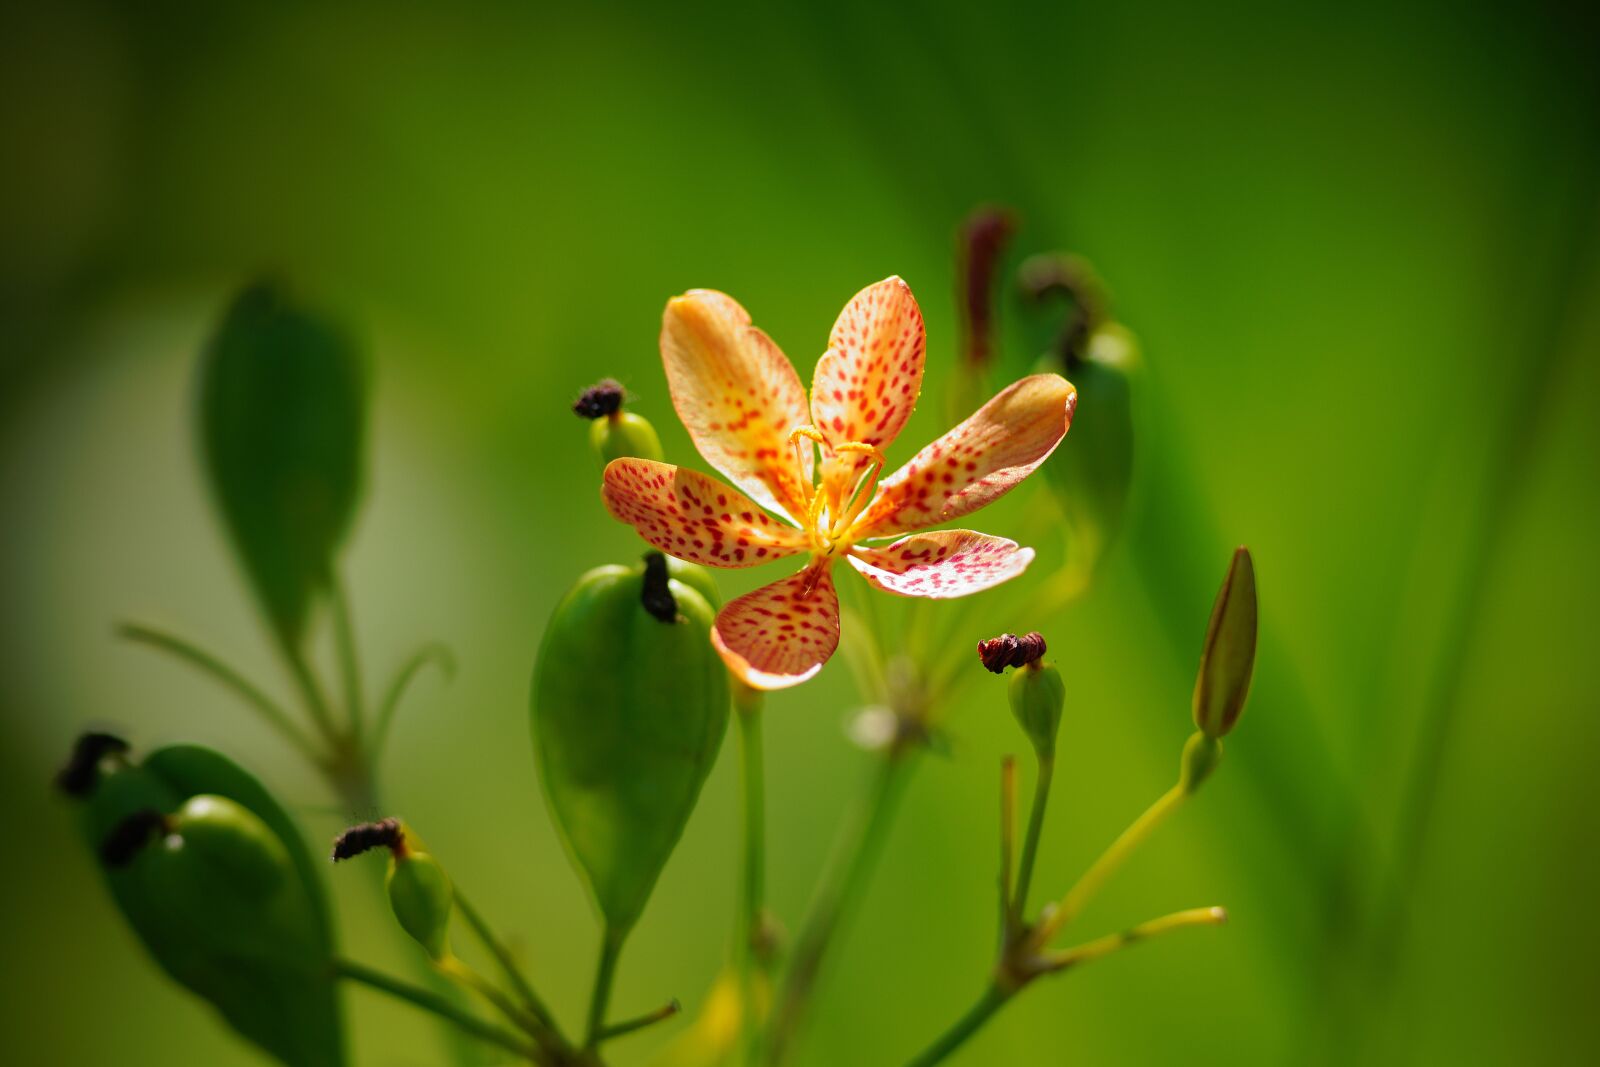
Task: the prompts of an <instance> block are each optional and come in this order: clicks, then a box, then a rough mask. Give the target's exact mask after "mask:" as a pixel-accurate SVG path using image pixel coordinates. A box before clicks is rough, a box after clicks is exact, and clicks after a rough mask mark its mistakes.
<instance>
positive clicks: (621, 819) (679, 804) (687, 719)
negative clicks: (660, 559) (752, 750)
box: [532, 564, 728, 936]
mask: <svg viewBox="0 0 1600 1067" xmlns="http://www.w3.org/2000/svg"><path fill="white" fill-rule="evenodd" d="M686 568H689V565H688V564H678V565H676V566H672V565H669V568H668V571H667V573H669V574H672V575H673V577H671V578H670V579H668V580H667V583H666V585H667V588H668V590H669V591H670V593H671V596H672V599H673V601H674V602H675V603H676V613H675V617H673V618H672V619H671V620H670V621H663V620H662V619H659V618H657V617H656V616H655V615H652V614H651V613H650V612H649V611H647V610H646V609H645V607H644V606H643V604H642V603H641V597H642V596H643V594H644V593H645V591H646V568H642V567H622V566H608V567H600V568H597V569H595V570H592V571H590V572H589V573H588V574H585V575H584V576H583V577H582V578H580V579H579V580H578V583H577V585H576V586H574V587H573V589H572V590H571V591H570V592H569V593H568V594H567V595H566V597H565V598H564V599H563V600H562V601H561V603H560V605H558V606H557V608H556V611H555V614H554V616H553V617H552V618H551V620H550V625H549V627H548V629H547V630H546V632H545V638H544V643H543V645H542V646H541V648H540V650H539V661H538V666H537V668H536V671H535V675H534V683H533V701H532V720H533V738H534V746H535V750H536V753H537V758H538V762H539V771H540V778H541V780H542V781H543V783H544V791H545V798H546V800H547V802H548V804H549V807H550V811H551V814H552V816H553V817H554V819H555V822H556V826H557V827H558V829H559V830H560V832H561V836H562V839H563V840H564V841H565V843H566V847H567V850H568V852H569V853H570V855H571V856H572V859H573V861H574V863H575V864H576V865H577V867H578V870H579V871H580V873H581V874H582V876H583V878H584V880H585V881H586V883H587V884H588V886H589V889H590V891H591V892H592V893H593V894H594V899H595V902H596V904H597V905H598V906H599V908H600V911H601V914H602V915H603V916H604V918H605V921H606V925H607V928H608V930H610V931H611V932H612V933H614V934H615V935H617V936H620V935H621V934H623V933H625V932H626V931H627V930H629V929H630V928H631V927H632V926H633V924H634V922H635V921H636V920H637V919H638V917H639V914H640V912H642V911H643V910H644V905H645V902H646V900H647V899H648V898H649V896H650V891H651V889H652V888H653V887H654V885H655V883H656V879H657V877H659V875H660V874H661V869H662V867H664V866H665V864H666V862H667V857H668V856H669V855H670V854H671V853H672V849H673V847H674V846H675V845H676V844H677V842H678V838H679V837H680V836H681V835H682V833H683V828H684V826H685V824H686V823H687V822H688V819H689V814H690V812H691V811H692V810H693V808H694V804H695V800H696V798H697V797H698V796H699V794H700V788H701V786H702V785H703V784H704V782H705V779H706V775H707V774H708V773H710V770H711V766H712V764H713V763H714V762H715V760H716V756H717V750H718V748H719V747H720V746H721V744H722V736H723V734H724V733H725V732H726V730H727V723H728V684H727V675H726V672H725V670H724V668H723V666H722V663H721V661H720V660H719V659H718V658H717V656H716V654H715V652H714V651H713V650H712V648H711V643H710V632H711V624H712V621H713V618H714V616H715V609H714V607H713V604H712V602H711V601H709V600H708V598H707V596H706V595H705V593H704V592H702V589H703V588H704V586H706V585H708V584H710V578H709V576H708V575H702V576H701V577H699V578H695V577H690V575H689V574H688V573H687V572H686V570H685V569H686ZM692 569H693V570H698V568H692Z"/></svg>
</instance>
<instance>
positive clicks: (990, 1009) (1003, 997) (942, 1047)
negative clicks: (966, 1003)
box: [906, 985, 1012, 1067]
mask: <svg viewBox="0 0 1600 1067" xmlns="http://www.w3.org/2000/svg"><path fill="white" fill-rule="evenodd" d="M1011 996H1012V994H1011V993H1010V992H1007V991H1006V990H1004V989H1002V988H1001V987H1000V986H998V985H990V986H989V988H987V989H985V990H984V991H983V996H981V997H979V998H978V1000H977V1003H975V1004H973V1005H972V1007H970V1008H968V1009H967V1013H966V1014H965V1015H963V1016H962V1017H961V1018H959V1019H957V1020H956V1021H955V1022H954V1023H953V1024H952V1025H951V1027H950V1029H948V1030H946V1031H945V1032H944V1033H942V1034H940V1035H939V1036H938V1038H936V1039H935V1040H934V1042H933V1044H931V1045H929V1046H928V1047H927V1048H925V1049H923V1050H922V1052H920V1053H918V1054H917V1055H916V1056H914V1057H912V1058H911V1059H910V1060H907V1061H906V1067H933V1064H936V1063H939V1062H941V1061H942V1060H943V1059H944V1058H945V1057H946V1056H948V1055H950V1054H951V1053H952V1052H954V1051H955V1050H956V1049H958V1048H960V1047H961V1046H962V1045H963V1044H965V1043H966V1040H967V1039H968V1038H969V1037H971V1036H972V1035H973V1034H975V1033H977V1032H978V1029H979V1028H980V1027H982V1026H983V1024H984V1023H986V1022H988V1021H989V1019H990V1017H991V1016H993V1015H994V1013H995V1012H997V1011H999V1010H1000V1008H1001V1007H1002V1006H1003V1005H1004V1004H1005V1002H1006V1001H1008V1000H1010V999H1011Z"/></svg>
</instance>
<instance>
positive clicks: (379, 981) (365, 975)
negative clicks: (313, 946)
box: [333, 960, 543, 1062]
mask: <svg viewBox="0 0 1600 1067" xmlns="http://www.w3.org/2000/svg"><path fill="white" fill-rule="evenodd" d="M333 966H334V973H336V974H337V975H338V976H339V977H341V978H345V979H348V980H350V981H352V982H359V983H361V984H362V985H365V986H368V987H370V988H372V989H376V990H378V991H380V992H383V993H387V994H389V995H390V996H391V997H395V998H397V999H399V1000H403V1001H406V1002H407V1003H409V1004H411V1005H413V1006H415V1007H418V1008H421V1009H422V1010H423V1011H427V1012H432V1013H433V1014H434V1015H437V1016H439V1017H440V1018H442V1019H444V1020H446V1021H448V1022H450V1023H453V1024H454V1025H456V1026H457V1027H459V1028H460V1029H461V1030H463V1031H464V1032H466V1033H468V1034H471V1035H472V1036H473V1037H476V1038H479V1039H480V1040H483V1041H487V1042H489V1043H490V1044H492V1045H496V1046H498V1047H500V1048H503V1049H505V1050H506V1051H508V1052H510V1053H512V1054H513V1055H515V1056H517V1057H519V1058H521V1059H525V1060H533V1061H535V1062H543V1061H542V1060H540V1056H539V1051H538V1050H537V1049H535V1048H534V1047H533V1046H531V1045H528V1044H526V1043H524V1042H523V1040H522V1039H521V1038H520V1037H518V1036H517V1035H516V1034H514V1033H512V1032H510V1031H509V1030H503V1029H501V1028H500V1027H498V1026H495V1025H493V1024H492V1023H486V1022H484V1021H483V1020H481V1019H479V1018H477V1017H476V1016H474V1015H471V1014H469V1013H468V1012H465V1011H463V1010H462V1009H461V1008H459V1007H457V1006H456V1005H454V1004H452V1003H451V1002H450V1001H449V1000H447V999H446V998H444V997H441V996H440V995H438V994H437V993H433V992H430V991H428V990H426V989H419V988H417V987H416V986H414V985H410V984H408V983H406V982H402V981H400V980H399V979H398V978H391V977H389V976H388V975H386V974H383V973H382V972H380V971H375V970H372V969H371V968H370V967H366V966H363V965H362V964H359V963H356V962H355V961H353V960H335V961H334V965H333Z"/></svg>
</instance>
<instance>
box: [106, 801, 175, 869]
mask: <svg viewBox="0 0 1600 1067" xmlns="http://www.w3.org/2000/svg"><path fill="white" fill-rule="evenodd" d="M166 825H167V817H166V816H165V815H163V814H161V812H159V811H157V810H156V809H155V808H142V809H140V810H139V811H136V812H134V813H133V814H132V815H129V816H128V817H127V818H126V819H123V820H122V821H121V822H119V823H117V825H115V826H113V827H112V828H111V832H110V833H109V834H107V835H106V836H105V840H103V841H101V842H100V858H101V859H102V860H103V861H104V862H105V865H106V866H107V867H126V866H127V865H128V864H130V863H132V862H133V857H135V856H137V855H138V854H139V850H140V849H142V848H144V846H145V845H148V844H149V843H150V838H151V837H153V836H154V835H155V833H156V832H157V831H158V830H164V829H165V828H166Z"/></svg>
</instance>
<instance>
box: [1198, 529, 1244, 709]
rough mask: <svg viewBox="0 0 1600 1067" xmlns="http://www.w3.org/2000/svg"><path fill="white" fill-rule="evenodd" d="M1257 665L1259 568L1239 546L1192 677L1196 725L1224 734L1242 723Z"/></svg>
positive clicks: (1215, 606) (1234, 554)
mask: <svg viewBox="0 0 1600 1067" xmlns="http://www.w3.org/2000/svg"><path fill="white" fill-rule="evenodd" d="M1255 664H1256V568H1255V563H1254V562H1253V561H1252V560H1251V558H1250V550H1249V549H1248V548H1245V547H1244V546H1243V545H1240V546H1239V547H1238V548H1237V549H1235V550H1234V553H1233V559H1232V560H1231V561H1230V562H1229V564H1228V574H1227V576H1226V577H1225V578H1223V580H1222V588H1221V589H1219V590H1217V599H1216V602H1215V603H1214V604H1213V605H1212V606H1211V622H1210V623H1209V624H1208V625H1207V626H1206V642H1205V646H1204V647H1203V648H1202V649H1201V651H1200V670H1199V673H1198V674H1197V675H1196V677H1195V681H1194V724H1195V725H1196V726H1198V727H1199V728H1200V730H1201V732H1202V733H1204V734H1205V735H1206V736H1207V737H1211V738H1218V737H1222V736H1224V735H1225V734H1227V733H1228V731H1230V730H1232V729H1233V727H1234V724H1235V723H1237V722H1238V721H1239V715H1240V713H1242V712H1243V711H1244V702H1245V698H1246V697H1248V696H1249V695H1250V676H1251V674H1252V673H1253V672H1254V670H1255Z"/></svg>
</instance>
